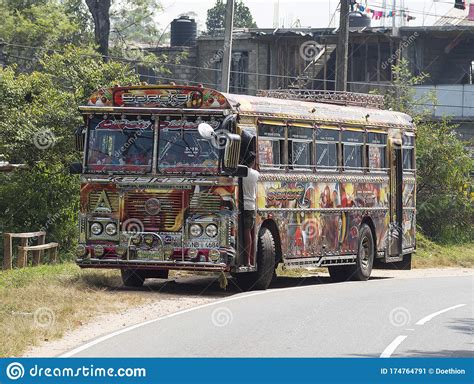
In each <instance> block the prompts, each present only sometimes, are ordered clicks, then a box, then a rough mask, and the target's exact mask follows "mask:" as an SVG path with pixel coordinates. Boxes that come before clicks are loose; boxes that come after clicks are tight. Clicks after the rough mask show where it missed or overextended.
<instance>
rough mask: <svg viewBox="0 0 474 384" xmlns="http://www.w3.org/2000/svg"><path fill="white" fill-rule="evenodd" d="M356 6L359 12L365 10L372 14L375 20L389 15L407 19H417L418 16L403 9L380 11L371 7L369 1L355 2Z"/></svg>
mask: <svg viewBox="0 0 474 384" xmlns="http://www.w3.org/2000/svg"><path fill="white" fill-rule="evenodd" d="M355 7H356V9H357V10H358V11H359V12H365V13H367V14H371V15H372V19H374V20H380V19H382V18H388V17H394V16H401V17H404V18H405V19H406V21H410V20H415V19H416V17H413V16H411V15H409V14H408V12H407V11H405V10H403V9H401V10H397V11H380V10H376V9H372V7H369V6H368V5H367V3H366V4H365V5H362V4H359V3H355Z"/></svg>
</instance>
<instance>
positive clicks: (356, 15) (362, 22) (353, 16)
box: [349, 12, 370, 28]
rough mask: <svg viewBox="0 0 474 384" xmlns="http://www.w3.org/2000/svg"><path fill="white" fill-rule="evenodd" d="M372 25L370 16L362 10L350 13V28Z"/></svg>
mask: <svg viewBox="0 0 474 384" xmlns="http://www.w3.org/2000/svg"><path fill="white" fill-rule="evenodd" d="M363 27H370V17H369V16H367V15H366V14H364V13H362V12H351V13H349V28H363Z"/></svg>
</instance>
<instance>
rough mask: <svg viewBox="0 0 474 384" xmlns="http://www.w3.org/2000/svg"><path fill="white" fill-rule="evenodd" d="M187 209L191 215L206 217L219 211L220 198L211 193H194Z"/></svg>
mask: <svg viewBox="0 0 474 384" xmlns="http://www.w3.org/2000/svg"><path fill="white" fill-rule="evenodd" d="M189 208H190V210H191V212H192V213H193V214H199V215H206V214H209V213H214V212H218V211H219V210H220V209H221V198H220V196H219V195H214V194H213V193H195V194H194V195H193V197H192V198H191V203H190V204H189Z"/></svg>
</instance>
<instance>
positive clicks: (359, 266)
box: [328, 224, 375, 282]
mask: <svg viewBox="0 0 474 384" xmlns="http://www.w3.org/2000/svg"><path fill="white" fill-rule="evenodd" d="M374 257H375V244H374V237H373V235H372V230H371V229H370V227H369V226H368V225H367V224H362V226H361V227H360V230H359V246H358V250H357V258H356V263H355V264H353V265H340V266H338V265H335V266H331V267H329V268H328V269H329V275H330V276H331V279H332V280H334V281H337V282H340V281H348V280H356V281H366V280H368V279H369V277H370V274H371V273H372V267H373V265H374Z"/></svg>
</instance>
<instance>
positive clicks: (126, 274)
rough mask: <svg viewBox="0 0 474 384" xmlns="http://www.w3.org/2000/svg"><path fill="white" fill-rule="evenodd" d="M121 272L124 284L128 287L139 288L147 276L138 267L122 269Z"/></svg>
mask: <svg viewBox="0 0 474 384" xmlns="http://www.w3.org/2000/svg"><path fill="white" fill-rule="evenodd" d="M120 272H121V274H122V282H123V285H125V286H126V287H134V288H138V287H141V286H143V283H144V282H145V277H144V276H143V273H141V272H140V271H138V270H136V269H122V270H120Z"/></svg>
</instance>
